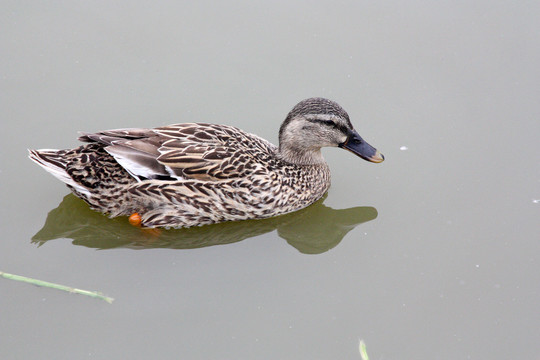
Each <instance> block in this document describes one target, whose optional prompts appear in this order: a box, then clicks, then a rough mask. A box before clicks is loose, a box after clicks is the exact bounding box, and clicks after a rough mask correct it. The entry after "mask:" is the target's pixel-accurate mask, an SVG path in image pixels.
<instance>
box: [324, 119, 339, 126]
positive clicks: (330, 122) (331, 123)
mask: <svg viewBox="0 0 540 360" xmlns="http://www.w3.org/2000/svg"><path fill="white" fill-rule="evenodd" d="M323 122H324V123H325V124H326V125H328V126H336V123H335V122H334V121H333V120H323Z"/></svg>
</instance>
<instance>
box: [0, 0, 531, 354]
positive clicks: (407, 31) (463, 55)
mask: <svg viewBox="0 0 540 360" xmlns="http://www.w3.org/2000/svg"><path fill="white" fill-rule="evenodd" d="M0 10H1V11H0V24H1V28H2V31H1V32H0V48H1V50H0V51H1V54H2V56H1V57H0V93H1V96H0V101H1V109H2V110H1V117H2V141H1V145H0V146H1V151H0V191H1V205H2V206H1V207H0V215H1V216H0V222H1V228H2V229H3V235H2V240H1V241H0V271H5V272H9V273H14V274H19V275H24V276H29V277H34V278H38V279H43V280H47V281H52V282H56V283H60V284H65V285H69V286H73V287H78V288H82V289H88V290H98V291H101V292H103V293H104V294H106V295H108V296H111V297H114V298H115V301H114V302H113V304H111V305H110V304H107V303H106V302H104V301H101V300H98V299H92V298H89V297H85V296H82V295H75V294H69V293H64V292H60V291H56V290H52V289H47V288H41V287H36V286H32V285H28V284H23V283H19V282H15V281H10V280H5V279H0V358H2V359H37V358H41V359H86V358H88V359H128V358H129V359H149V358H159V359H178V358H182V359H360V354H359V352H358V342H359V340H360V339H364V341H365V342H366V344H367V349H368V353H369V355H370V358H371V359H534V358H536V357H537V356H538V353H539V351H540V345H539V342H538V334H539V332H540V325H539V323H540V311H539V304H540V272H539V270H540V235H539V234H540V221H539V220H540V160H539V159H540V141H539V140H540V101H539V99H540V70H539V69H540V67H539V66H538V64H540V23H539V21H538V19H539V16H540V5H539V3H538V2H499V1H478V2H423V1H415V2H397V1H395V2H360V1H350V2H337V3H336V2H332V3H330V2H311V1H309V2H308V1H305V2H281V1H280V2H272V3H261V4H259V3H254V2H219V1H217V2H212V1H202V2H193V3H164V2H153V3H152V4H150V3H134V2H125V3H118V4H111V3H110V2H70V1H68V2H46V3H45V2H30V3H24V2H15V1H14V2H2V4H1V5H0ZM311 96H324V97H328V98H331V99H333V100H336V101H338V102H339V103H340V104H341V105H342V106H343V107H344V108H345V109H346V110H347V111H348V113H349V115H350V116H351V120H352V122H353V124H354V125H355V128H356V129H357V130H358V132H359V133H360V134H361V135H362V136H363V137H364V138H365V139H366V140H367V141H369V142H370V143H371V144H372V145H374V146H375V147H377V148H378V149H379V150H380V151H381V152H382V153H383V154H384V155H385V157H386V161H385V162H383V163H382V164H371V163H367V162H365V161H362V160H361V159H360V158H357V157H355V156H353V155H352V154H350V153H348V152H345V151H342V150H340V149H327V150H325V151H324V155H325V157H326V159H327V161H328V162H329V164H330V167H331V170H332V175H333V179H332V188H331V189H330V191H329V193H328V195H327V197H326V198H325V199H324V200H323V201H322V202H319V203H317V204H315V205H314V206H313V207H311V208H308V209H306V210H304V211H302V212H299V213H295V214H290V215H287V216H285V217H280V218H276V219H268V220H264V221H247V222H244V223H231V224H222V225H216V226H209V227H203V228H198V229H193V230H178V231H170V232H164V233H162V234H161V235H159V236H157V237H156V236H154V235H151V234H150V235H149V234H144V233H141V232H140V231H139V230H138V229H135V228H132V227H130V226H129V225H127V224H126V219H125V218H124V219H115V220H109V219H107V218H106V217H103V216H101V215H99V214H97V213H94V212H92V211H90V210H89V209H88V208H87V207H86V206H85V205H84V203H82V202H81V201H79V200H77V199H76V198H74V197H73V196H72V195H68V194H69V191H68V189H67V188H66V187H65V186H64V185H62V184H61V183H60V182H58V181H57V180H56V179H54V178H53V177H52V176H50V175H48V174H47V173H45V172H44V171H43V170H42V169H40V168H39V167H38V166H36V165H35V164H33V163H31V162H30V161H29V160H28V159H27V158H26V149H27V148H69V147H74V146H76V145H77V140H76V137H77V131H97V130H103V129H110V128H122V127H154V126H160V125H166V124H170V123H177V122H193V121H199V122H214V123H223V124H229V125H234V126H238V127H240V128H242V129H244V130H247V131H249V132H252V133H256V134H258V135H260V136H262V137H264V138H266V139H268V140H270V141H272V142H274V143H276V142H277V130H278V128H279V125H280V123H281V121H282V120H283V119H284V117H285V115H286V113H287V112H288V111H289V110H290V108H292V106H294V105H295V104H296V103H297V102H298V101H300V100H302V99H304V98H307V97H311Z"/></svg>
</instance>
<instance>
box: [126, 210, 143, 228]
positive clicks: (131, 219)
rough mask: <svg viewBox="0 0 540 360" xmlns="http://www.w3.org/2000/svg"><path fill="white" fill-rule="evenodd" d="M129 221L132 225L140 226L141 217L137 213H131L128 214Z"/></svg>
mask: <svg viewBox="0 0 540 360" xmlns="http://www.w3.org/2000/svg"><path fill="white" fill-rule="evenodd" d="M129 223H130V224H131V225H133V226H137V227H141V223H142V218H141V215H139V213H133V214H131V215H130V216H129Z"/></svg>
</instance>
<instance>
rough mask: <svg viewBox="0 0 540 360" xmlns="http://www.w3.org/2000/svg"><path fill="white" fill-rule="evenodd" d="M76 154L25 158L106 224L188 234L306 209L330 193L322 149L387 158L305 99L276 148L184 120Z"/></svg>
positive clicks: (334, 107) (105, 136)
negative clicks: (121, 220)
mask: <svg viewBox="0 0 540 360" xmlns="http://www.w3.org/2000/svg"><path fill="white" fill-rule="evenodd" d="M79 140H81V141H83V142H86V143H87V144H85V145H82V146H80V147H78V148H76V149H72V150H30V155H29V156H30V158H31V159H32V160H33V161H35V162H36V163H38V164H39V165H41V166H42V167H43V168H45V170H47V171H49V172H50V173H52V174H53V175H54V176H56V177H57V178H59V179H60V180H61V181H63V182H65V183H66V184H67V185H68V186H69V187H70V189H71V190H72V191H73V193H75V195H77V196H79V197H80V198H82V199H83V200H85V201H86V202H87V203H88V204H89V205H90V206H91V207H92V208H93V209H95V210H98V211H101V212H104V213H107V214H109V215H110V216H111V217H114V216H120V215H131V214H132V213H134V212H138V213H139V214H140V215H141V218H142V225H143V226H145V227H190V226H195V225H205V224H212V223H218V222H223V221H231V220H244V219H255V218H267V217H271V216H275V215H280V214H285V213H288V212H291V211H295V210H299V209H302V208H304V207H306V206H308V205H310V204H312V203H313V202H315V201H317V200H318V199H320V198H321V197H322V196H323V195H324V193H325V192H326V191H327V190H328V188H329V186H330V171H329V168H328V165H327V164H326V162H325V161H324V159H323V158H322V155H321V152H320V149H321V147H324V146H339V147H343V148H345V149H347V150H350V151H352V152H353V153H355V154H357V155H359V156H361V157H363V158H364V159H366V160H369V161H373V162H380V161H382V160H383V159H384V158H383V157H382V155H380V153H379V152H377V151H376V150H375V149H373V148H372V147H371V146H369V144H367V143H365V142H364V141H363V140H362V139H361V138H360V136H359V135H358V133H356V131H354V130H353V127H352V125H351V122H350V120H349V116H348V115H347V113H346V112H345V111H344V110H343V109H342V108H341V107H340V106H339V105H338V104H337V103H335V102H333V101H330V100H327V99H322V98H311V99H307V100H304V101H302V102H300V103H299V104H298V105H296V106H295V107H294V108H293V110H291V112H290V113H289V115H288V116H287V118H286V119H285V121H284V122H283V124H282V126H281V128H280V131H279V140H280V146H279V148H277V147H276V146H274V145H272V144H271V143H269V142H268V141H266V140H264V139H262V138H260V137H258V136H256V135H253V134H249V133H246V132H244V131H242V130H240V129H237V128H235V127H232V126H226V125H215V124H202V123H187V124H177V125H170V126H164V127H158V128H154V129H118V130H108V131H102V132H98V133H93V134H83V135H82V136H81V137H80V138H79Z"/></svg>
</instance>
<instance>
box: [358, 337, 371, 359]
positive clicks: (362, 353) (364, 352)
mask: <svg viewBox="0 0 540 360" xmlns="http://www.w3.org/2000/svg"><path fill="white" fill-rule="evenodd" d="M358 350H360V356H361V357H362V360H369V356H368V354H367V350H366V343H365V342H364V340H360V346H359V347H358Z"/></svg>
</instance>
